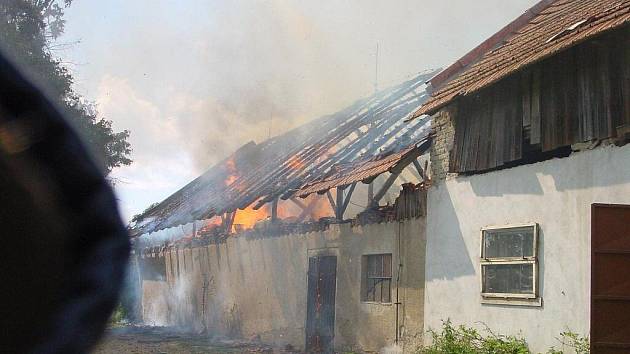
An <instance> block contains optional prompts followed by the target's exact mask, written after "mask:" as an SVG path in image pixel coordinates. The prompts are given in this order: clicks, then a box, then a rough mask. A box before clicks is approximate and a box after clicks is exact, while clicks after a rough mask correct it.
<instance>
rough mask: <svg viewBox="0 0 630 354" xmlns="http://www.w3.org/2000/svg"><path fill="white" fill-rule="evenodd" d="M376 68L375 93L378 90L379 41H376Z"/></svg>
mask: <svg viewBox="0 0 630 354" xmlns="http://www.w3.org/2000/svg"><path fill="white" fill-rule="evenodd" d="M374 66H375V68H374V93H377V92H378V42H376V57H375V65H374Z"/></svg>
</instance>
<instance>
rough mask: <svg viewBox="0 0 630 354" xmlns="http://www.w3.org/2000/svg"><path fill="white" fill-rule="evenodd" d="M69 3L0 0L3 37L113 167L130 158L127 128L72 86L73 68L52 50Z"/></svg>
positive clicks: (103, 164)
mask: <svg viewBox="0 0 630 354" xmlns="http://www.w3.org/2000/svg"><path fill="white" fill-rule="evenodd" d="M71 4H72V0H2V1H0V16H1V19H0V43H1V44H2V49H3V50H4V51H5V52H6V53H7V54H8V55H9V57H11V58H12V59H13V60H14V61H15V62H16V63H18V64H19V65H21V66H23V67H24V68H25V69H26V71H27V72H28V74H30V76H31V77H32V78H33V79H34V80H35V81H37V82H38V84H39V85H40V86H42V87H43V88H44V90H45V91H46V93H47V94H48V96H49V97H50V98H51V99H53V100H55V101H56V103H57V105H58V107H60V108H61V109H62V110H63V111H65V112H64V113H65V114H66V117H67V118H68V120H69V122H70V124H71V125H73V126H74V127H75V129H76V130H77V131H78V132H79V134H80V135H81V136H82V138H83V140H84V141H85V143H86V145H87V146H88V148H89V149H90V150H91V152H92V153H93V155H94V157H95V158H96V160H97V161H98V162H99V163H100V165H101V167H102V169H103V170H104V171H105V172H106V173H109V172H111V170H112V169H113V168H116V167H119V166H123V165H129V164H130V163H131V162H132V161H131V159H130V158H129V156H130V154H131V145H130V144H129V142H128V138H129V131H127V130H123V131H121V132H115V131H114V130H113V128H112V122H111V121H109V120H106V119H103V118H101V117H99V116H98V112H97V110H96V106H95V105H94V103H91V102H88V101H86V100H85V99H84V98H83V97H81V95H79V94H78V93H76V92H75V91H74V90H73V88H72V83H73V78H72V74H71V73H70V72H69V70H68V68H67V67H66V66H64V65H63V63H62V62H61V60H60V59H59V58H56V57H55V56H54V55H53V52H54V49H55V45H57V44H56V43H55V40H56V39H57V38H59V36H60V35H61V34H62V33H63V30H64V25H65V20H64V18H63V16H64V10H65V9H66V8H68V7H69V6H70V5H71Z"/></svg>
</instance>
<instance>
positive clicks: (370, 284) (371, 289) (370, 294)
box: [365, 279, 376, 301]
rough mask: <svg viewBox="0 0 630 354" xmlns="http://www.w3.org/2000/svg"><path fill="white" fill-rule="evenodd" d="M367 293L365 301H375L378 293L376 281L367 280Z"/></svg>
mask: <svg viewBox="0 0 630 354" xmlns="http://www.w3.org/2000/svg"><path fill="white" fill-rule="evenodd" d="M366 291H367V293H366V295H365V301H375V296H374V294H375V293H376V279H368V280H367V289H366Z"/></svg>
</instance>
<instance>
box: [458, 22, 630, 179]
mask: <svg viewBox="0 0 630 354" xmlns="http://www.w3.org/2000/svg"><path fill="white" fill-rule="evenodd" d="M629 28H630V27H626V28H623V29H620V30H617V31H614V32H611V33H609V34H606V35H604V36H600V37H597V38H595V39H592V40H590V41H588V42H585V43H583V44H580V45H578V46H576V47H574V48H571V49H569V50H566V51H564V52H561V53H558V54H556V55H555V56H553V57H551V58H549V59H546V60H544V61H543V62H541V63H538V64H536V65H534V66H532V67H530V68H528V69H525V70H523V71H521V72H518V73H516V74H513V75H511V76H510V77H508V78H506V79H503V80H501V81H500V82H498V83H497V84H495V85H493V86H492V87H489V88H488V89H485V90H482V91H480V92H479V93H477V94H474V95H471V96H466V97H463V98H462V99H460V101H459V105H460V106H459V107H460V109H459V111H458V114H457V116H456V117H455V139H454V144H453V150H452V151H451V158H450V170H451V172H460V173H462V172H464V173H465V172H475V171H483V170H489V169H494V168H497V167H500V166H502V165H505V164H506V163H508V162H513V161H518V160H520V159H522V158H523V151H534V152H535V151H539V152H541V153H542V152H547V151H552V150H555V149H558V148H560V147H564V146H569V145H572V144H574V143H578V142H586V141H591V140H594V139H606V138H610V137H615V136H616V133H617V128H618V127H620V126H623V125H627V124H630V30H629Z"/></svg>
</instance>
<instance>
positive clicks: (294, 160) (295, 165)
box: [288, 156, 304, 170]
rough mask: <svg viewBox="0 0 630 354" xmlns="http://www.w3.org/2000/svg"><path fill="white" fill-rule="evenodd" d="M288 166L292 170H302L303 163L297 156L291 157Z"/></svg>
mask: <svg viewBox="0 0 630 354" xmlns="http://www.w3.org/2000/svg"><path fill="white" fill-rule="evenodd" d="M288 165H289V167H290V168H291V169H292V170H300V169H302V168H304V161H302V159H300V158H299V157H297V156H291V159H290V160H289V162H288Z"/></svg>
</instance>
